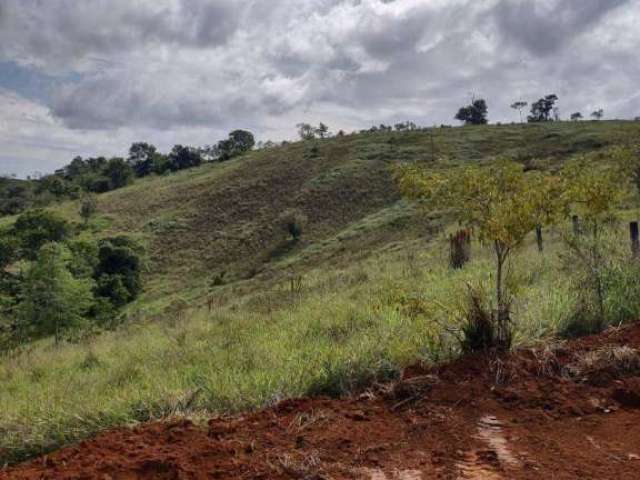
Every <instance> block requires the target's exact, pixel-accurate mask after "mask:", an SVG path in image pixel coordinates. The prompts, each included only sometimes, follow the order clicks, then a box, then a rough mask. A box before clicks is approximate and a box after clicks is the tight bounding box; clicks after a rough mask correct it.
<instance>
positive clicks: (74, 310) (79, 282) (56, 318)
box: [18, 243, 93, 343]
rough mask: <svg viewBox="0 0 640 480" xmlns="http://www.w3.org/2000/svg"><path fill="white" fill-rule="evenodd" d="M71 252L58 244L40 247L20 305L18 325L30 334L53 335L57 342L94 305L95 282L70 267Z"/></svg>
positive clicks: (30, 270)
mask: <svg viewBox="0 0 640 480" xmlns="http://www.w3.org/2000/svg"><path fill="white" fill-rule="evenodd" d="M69 260H70V254H69V251H68V250H67V249H66V248H65V247H64V246H62V245H61V244H58V243H48V244H46V245H43V247H42V248H41V249H40V252H39V255H38V258H37V260H36V261H35V262H34V263H33V264H32V265H31V267H30V268H29V270H28V272H27V274H26V277H25V281H24V287H23V298H24V299H23V301H22V302H21V303H20V305H19V306H18V317H19V326H20V329H21V331H22V332H23V333H24V334H27V335H36V336H42V335H53V336H54V337H55V341H56V343H58V342H59V341H60V339H61V338H62V334H63V333H64V331H65V330H68V329H70V328H73V327H77V326H79V325H80V324H81V323H82V320H83V318H84V315H85V314H86V313H87V312H88V310H89V309H90V308H91V305H92V303H93V295H92V292H91V289H92V283H91V282H90V281H89V280H87V279H76V278H74V277H73V275H71V273H70V272H69V270H68V269H67V264H68V262H69Z"/></svg>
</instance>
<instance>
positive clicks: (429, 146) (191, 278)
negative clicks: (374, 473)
mask: <svg viewBox="0 0 640 480" xmlns="http://www.w3.org/2000/svg"><path fill="white" fill-rule="evenodd" d="M639 134H640V123H638V122H584V123H565V122H559V123H549V124H544V125H505V126H483V127H465V128H440V129H434V130H426V131H412V132H403V133H387V132H385V133H364V134H358V135H352V136H345V137H339V138H332V139H326V140H318V141H315V142H299V143H294V144H290V145H286V146H283V147H278V148H274V149H268V150H261V151H254V152H251V153H249V154H246V155H244V156H242V157H240V158H237V159H234V160H231V161H229V162H223V163H214V164H207V165H204V166H201V167H198V168H193V169H189V170H183V171H180V172H177V173H175V174H170V175H166V176H161V177H149V178H144V179H141V180H138V181H137V182H136V183H135V184H133V185H131V186H128V187H125V188H122V189H119V190H114V191H112V192H109V193H105V194H102V195H100V196H99V197H98V212H99V213H98V215H97V216H96V218H95V219H94V220H92V222H91V224H90V228H89V229H88V230H86V231H85V232H84V233H83V235H85V236H88V237H106V236H112V235H114V234H118V233H127V234H129V235H133V236H135V237H137V238H138V239H140V240H141V241H142V242H143V243H144V244H145V245H146V247H147V252H148V259H147V262H146V263H147V271H146V273H145V277H146V278H145V293H144V294H143V295H142V296H141V297H140V298H139V299H138V300H137V301H136V302H135V303H133V304H131V305H130V306H129V307H128V310H127V319H126V321H125V322H124V324H123V325H122V326H121V327H120V328H118V329H116V330H114V331H106V332H101V333H96V332H91V331H90V332H88V333H87V334H86V335H84V336H82V337H81V338H77V339H74V342H69V343H64V344H62V345H59V346H55V345H53V342H52V341H50V340H46V339H45V340H41V341H39V342H37V343H34V344H31V345H27V346H25V347H24V348H22V349H20V350H19V351H17V352H14V353H12V354H11V355H10V356H8V357H6V358H2V359H0V383H1V384H2V385H3V388H2V389H0V463H3V462H16V461H18V460H21V459H25V458H29V457H31V456H34V455H37V454H42V453H46V452H49V451H52V450H55V449H57V448H59V447H60V446H63V445H67V444H69V443H72V442H76V441H78V440H80V439H85V438H88V437H91V436H93V435H96V434H97V433H99V432H102V431H103V430H105V429H108V428H112V427H114V426H122V425H127V424H132V423H138V422H146V421H149V420H157V419H163V418H166V417H171V416H188V417H189V418H191V419H192V420H194V421H196V422H200V421H205V420H207V419H209V418H211V417H212V416H214V415H217V414H221V413H231V412H239V411H245V410H252V409H256V408H262V407H267V406H269V405H273V404H277V403H278V402H280V401H281V400H282V399H285V398H291V397H301V396H317V395H329V396H334V397H335V396H341V395H349V394H351V393H353V392H359V391H362V389H364V388H367V387H369V386H371V385H372V384H373V383H374V382H379V381H387V380H390V379H395V378H398V377H399V376H400V375H401V372H402V370H403V368H404V367H406V366H407V365H410V364H412V363H414V362H415V361H416V360H421V361H423V362H426V363H429V364H438V363H441V362H444V361H447V360H450V359H452V358H455V357H456V356H457V355H458V354H459V352H460V348H459V344H458V343H457V340H456V337H455V332H456V331H459V329H460V328H461V321H462V320H461V314H460V312H462V311H464V309H465V308H466V305H465V300H464V299H465V298H466V297H465V294H466V292H467V284H480V283H483V284H487V283H488V282H489V281H490V280H491V279H492V266H493V258H492V252H491V251H490V249H487V248H486V247H485V246H483V245H479V244H474V245H473V252H472V262H471V263H470V264H469V265H468V266H467V267H466V268H464V269H462V270H458V271H451V270H450V269H449V268H448V248H447V241H446V240H447V236H446V233H447V232H449V231H450V230H451V229H452V228H455V225H451V224H450V222H449V221H448V220H447V218H445V217H443V215H441V214H439V213H438V212H434V213H432V214H430V215H429V216H425V215H424V214H422V213H420V212H419V211H418V209H417V207H416V206H415V205H413V204H411V203H408V202H406V201H405V200H402V199H401V197H400V195H399V193H398V191H397V189H396V186H395V184H394V183H393V182H392V180H391V176H390V171H389V168H390V166H392V165H393V164H395V163H396V162H398V161H405V162H419V163H420V164H422V165H424V166H425V167H427V168H433V169H447V168H450V167H451V166H455V165H465V164H471V163H480V164H485V163H489V162H490V161H491V160H493V159H494V158H496V157H500V156H509V157H511V158H514V159H516V160H517V161H519V162H521V163H523V164H524V165H525V166H526V167H527V169H556V168H558V166H560V165H561V164H562V163H563V162H564V161H565V160H566V159H568V158H570V157H571V156H572V155H575V154H581V153H593V152H596V153H597V152H606V148H607V147H609V146H613V145H617V144H622V143H627V142H629V141H634V140H636V139H637V138H638V137H639ZM594 158H596V159H599V160H602V161H603V162H606V161H607V157H606V154H603V155H602V158H600V157H598V156H597V155H596V157H594ZM594 161H596V160H594ZM78 207H79V205H78V203H77V202H66V203H62V204H59V205H56V206H55V207H53V208H54V209H55V210H57V211H58V212H60V213H61V214H62V215H64V216H66V217H67V218H68V219H72V220H75V221H78V220H79V217H78ZM628 207H629V208H627V209H626V210H625V211H623V212H621V216H622V218H625V219H632V218H637V216H638V211H637V209H636V208H635V203H634V204H629V205H628ZM288 208H297V209H299V210H301V212H302V213H304V215H306V217H307V218H308V224H307V225H306V227H305V229H304V231H303V233H302V236H301V239H300V240H299V241H291V240H290V239H289V238H288V236H287V234H286V233H285V232H284V231H283V230H282V229H281V228H280V227H279V226H278V225H277V224H278V218H279V216H280V215H281V213H282V212H283V211H284V210H286V209H288ZM12 221H13V219H12V218H11V217H6V218H4V219H2V220H0V222H2V223H4V224H9V223H11V222H12ZM619 229H620V230H619V232H617V234H618V236H619V238H624V239H625V240H624V242H621V241H619V240H618V243H619V244H620V245H622V246H623V247H624V249H625V251H627V250H628V245H627V240H626V239H627V235H628V233H627V231H626V226H625V225H620V226H619ZM561 230H562V227H561V226H558V227H557V228H553V229H549V230H546V231H545V232H544V236H545V249H544V252H543V253H539V252H538V250H537V248H536V246H535V240H534V239H533V238H531V239H528V240H527V242H525V245H524V246H523V248H522V254H521V255H518V257H517V258H516V259H514V260H513V262H512V264H511V265H510V266H511V267H512V270H513V272H515V273H514V274H513V275H512V277H513V278H512V279H511V280H510V281H512V282H513V286H514V288H516V287H517V291H518V295H517V301H516V302H515V303H514V305H513V315H514V318H516V319H517V322H515V325H514V328H515V331H514V333H515V343H516V344H517V345H526V344H530V343H531V342H535V341H537V340H539V339H545V338H550V337H552V336H554V335H556V334H557V333H558V332H560V331H561V330H562V329H563V328H564V327H565V326H566V324H567V322H570V321H571V319H572V318H573V317H574V316H575V309H576V301H575V297H574V292H575V285H576V284H577V283H579V279H576V278H574V277H573V276H572V275H571V271H568V270H567V268H565V265H564V264H563V263H562V261H560V260H559V254H560V253H563V246H562V245H561V243H560V242H559V241H558V238H559V235H560V232H561ZM625 258H626V257H625ZM627 263H629V262H627ZM631 266H632V265H631ZM223 272H225V275H224V276H222V273H223ZM637 283H638V282H632V283H631V284H627V283H621V284H620V285H622V286H624V287H625V288H627V287H629V288H628V289H627V290H624V291H622V290H620V291H619V292H620V295H619V298H624V299H636V298H640V292H637V288H636V287H633V285H637ZM629 285H630V286H629ZM634 288H636V290H634ZM461 299H462V300H461ZM625 302H626V300H625ZM634 302H635V301H634ZM634 302H626V303H624V304H622V307H624V308H625V312H624V315H626V317H628V316H632V315H635V314H636V313H640V306H639V305H637V304H638V302H635V303H634ZM617 305H618V304H614V305H613V307H615V308H618V306H617ZM613 307H612V308H613ZM622 307H620V308H622ZM626 317H625V318H626Z"/></svg>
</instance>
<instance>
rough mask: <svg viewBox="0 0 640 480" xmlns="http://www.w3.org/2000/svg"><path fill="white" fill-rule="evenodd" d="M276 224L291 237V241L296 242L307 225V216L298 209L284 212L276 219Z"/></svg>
mask: <svg viewBox="0 0 640 480" xmlns="http://www.w3.org/2000/svg"><path fill="white" fill-rule="evenodd" d="M278 224H279V225H280V228H282V230H284V231H285V232H286V233H287V234H288V235H291V239H292V240H294V241H297V240H299V239H300V237H301V236H302V232H303V229H304V227H305V226H306V224H307V216H306V215H305V214H304V213H302V212H301V211H300V210H298V209H289V210H285V211H284V212H282V214H280V216H279V217H278Z"/></svg>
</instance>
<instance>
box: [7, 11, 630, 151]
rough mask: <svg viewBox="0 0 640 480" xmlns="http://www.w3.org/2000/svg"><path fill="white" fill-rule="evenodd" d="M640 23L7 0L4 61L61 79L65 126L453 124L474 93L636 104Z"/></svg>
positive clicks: (493, 99)
mask: <svg viewBox="0 0 640 480" xmlns="http://www.w3.org/2000/svg"><path fill="white" fill-rule="evenodd" d="M638 22H640V0H607V1H602V0H527V1H524V0H483V1H482V2H478V1H477V0H395V1H390V0H385V1H383V0H269V1H264V0H137V1H131V0H84V1H82V2H78V1H75V0H51V1H38V0H0V61H10V62H16V63H19V64H20V65H23V66H26V67H27V68H31V69H34V71H39V72H42V73H46V74H47V75H50V76H53V77H54V78H57V81H55V82H52V85H51V93H50V95H47V96H46V97H45V96H43V98H46V99H47V100H46V101H47V102H48V103H47V104H46V105H42V106H43V108H45V109H48V112H49V114H50V115H51V116H52V118H53V120H54V121H55V125H56V127H55V128H58V129H66V130H65V134H64V135H62V138H71V137H73V135H74V132H76V131H77V135H84V134H85V133H86V132H87V131H90V132H92V133H91V138H98V137H97V136H100V135H103V136H105V138H118V139H120V140H118V141H124V139H125V138H126V139H127V141H128V139H129V137H130V135H129V134H123V133H122V132H138V133H140V132H146V133H147V134H148V135H149V136H151V137H153V138H171V139H178V140H180V141H181V142H184V143H189V142H194V143H195V142H197V141H200V140H201V139H202V138H203V133H202V132H203V131H204V130H209V131H211V132H224V131H225V130H229V129H231V128H236V127H251V128H254V129H255V130H256V131H257V133H258V134H259V135H261V136H263V137H266V136H273V137H275V138H283V137H291V136H292V135H293V132H294V125H295V124H296V123H297V122H299V121H303V120H307V121H312V122H315V121H320V120H323V121H325V122H326V123H329V124H330V125H332V126H333V127H334V128H335V129H336V130H337V129H339V128H345V129H349V128H363V127H365V126H367V125H371V124H373V123H380V122H385V123H389V122H393V121H396V120H404V119H410V120H414V121H416V122H418V123H422V124H433V123H453V119H452V115H453V113H454V112H455V110H456V109H457V107H459V106H460V105H461V104H462V103H463V102H466V101H468V99H469V96H470V95H471V94H472V93H473V94H476V95H482V96H485V97H486V98H487V100H488V102H489V108H490V116H491V119H492V120H493V121H509V120H511V119H514V118H515V117H514V114H513V112H512V111H511V110H510V108H509V105H510V104H511V103H512V102H513V100H515V99H518V98H523V99H525V100H528V101H532V100H535V99H537V98H539V97H540V96H542V95H544V94H547V93H551V92H555V93H557V94H558V95H560V97H561V108H562V110H563V112H566V114H568V113H570V111H575V110H583V111H584V112H586V111H587V110H588V109H592V108H596V107H602V108H604V109H605V112H606V114H607V115H609V116H621V117H633V116H636V115H638V114H640V112H638V111H637V109H638V108H639V105H638V87H637V78H640V66H638V63H637V61H636V59H635V57H636V55H637V50H638V46H640V31H639V29H637V24H638ZM0 68H1V67H0ZM1 75H2V72H1V71H0V76H1ZM0 84H1V83H0ZM53 129H54V127H53V126H52V125H49V126H48V127H47V132H49V134H50V132H52V131H53ZM114 132H115V133H114ZM212 140H213V139H212ZM114 142H115V140H114ZM107 143H108V142H107ZM79 144H82V145H84V144H83V143H82V142H79ZM101 145H104V143H101ZM83 148H84V147H83ZM117 148H121V149H123V150H124V149H125V148H126V145H120V144H118V146H117ZM114 149H116V146H115V144H114Z"/></svg>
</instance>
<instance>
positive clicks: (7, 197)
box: [0, 130, 255, 215]
mask: <svg viewBox="0 0 640 480" xmlns="http://www.w3.org/2000/svg"><path fill="white" fill-rule="evenodd" d="M254 145H255V139H254V136H253V134H252V133H251V132H249V131H246V130H234V131H233V132H231V133H230V134H229V136H228V138H226V139H224V140H221V141H219V142H218V143H217V144H215V145H211V146H206V147H191V146H185V145H176V146H174V147H173V149H172V150H171V152H169V153H166V154H165V153H161V152H159V151H158V150H157V148H156V147H155V146H154V145H152V144H150V143H146V142H138V143H134V144H133V145H131V147H130V148H129V155H128V157H127V158H121V157H115V158H106V157H92V158H82V157H76V158H74V159H73V160H72V161H71V163H69V164H68V165H66V166H65V167H63V168H61V169H59V170H56V171H55V173H53V174H51V175H46V176H44V177H41V178H38V179H29V180H17V179H13V178H0V215H15V214H17V213H20V212H22V211H25V210H27V209H29V208H34V207H42V206H46V205H47V204H49V203H51V202H53V201H57V200H63V199H76V198H80V196H82V195H83V194H84V193H104V192H108V191H110V190H115V189H118V188H121V187H124V186H126V185H129V184H130V183H132V182H133V181H134V180H135V179H136V178H140V177H145V176H148V175H152V174H157V175H163V174H166V173H170V172H176V171H178V170H183V169H185V168H191V167H196V166H198V165H200V164H202V163H204V162H216V161H219V162H222V161H226V160H229V159H231V158H233V157H236V156H238V155H241V154H243V153H245V152H247V151H249V150H251V149H252V148H253V147H254Z"/></svg>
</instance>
